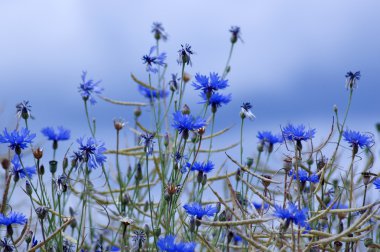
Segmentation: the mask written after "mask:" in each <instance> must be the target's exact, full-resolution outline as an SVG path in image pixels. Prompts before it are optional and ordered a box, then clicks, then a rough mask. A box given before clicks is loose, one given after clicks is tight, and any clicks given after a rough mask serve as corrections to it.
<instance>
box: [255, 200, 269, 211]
mask: <svg viewBox="0 0 380 252" xmlns="http://www.w3.org/2000/svg"><path fill="white" fill-rule="evenodd" d="M252 204H253V206H254V207H255V209H256V210H266V209H268V208H269V204H268V203H258V202H253V203H252Z"/></svg>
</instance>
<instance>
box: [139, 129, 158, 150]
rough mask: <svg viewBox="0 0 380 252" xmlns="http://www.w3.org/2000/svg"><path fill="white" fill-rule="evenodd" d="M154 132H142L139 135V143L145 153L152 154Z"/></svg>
mask: <svg viewBox="0 0 380 252" xmlns="http://www.w3.org/2000/svg"><path fill="white" fill-rule="evenodd" d="M155 135H156V134H154V133H153V134H152V133H149V132H147V133H143V134H141V135H140V137H139V139H140V144H142V145H143V146H144V151H145V153H146V154H147V155H152V154H153V145H154V141H153V139H154V137H155Z"/></svg>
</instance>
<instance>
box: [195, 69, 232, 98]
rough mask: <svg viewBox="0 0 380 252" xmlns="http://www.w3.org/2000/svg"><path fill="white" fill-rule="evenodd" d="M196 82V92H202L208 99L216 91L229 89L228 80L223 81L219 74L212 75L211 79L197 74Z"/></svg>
mask: <svg viewBox="0 0 380 252" xmlns="http://www.w3.org/2000/svg"><path fill="white" fill-rule="evenodd" d="M195 80H196V82H193V83H192V86H193V87H194V88H195V90H202V92H203V93H205V94H206V97H207V98H210V97H211V95H212V94H213V93H214V92H215V91H218V90H222V89H225V88H226V87H228V80H224V79H222V78H221V77H219V75H218V74H217V73H210V77H207V76H206V75H201V74H198V73H197V74H196V75H195Z"/></svg>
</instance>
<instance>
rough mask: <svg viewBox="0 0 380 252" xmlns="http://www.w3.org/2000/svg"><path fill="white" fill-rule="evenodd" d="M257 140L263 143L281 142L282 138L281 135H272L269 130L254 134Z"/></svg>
mask: <svg viewBox="0 0 380 252" xmlns="http://www.w3.org/2000/svg"><path fill="white" fill-rule="evenodd" d="M256 137H257V138H258V139H259V140H261V141H262V142H264V143H265V144H272V145H274V144H276V143H282V141H283V139H282V136H281V135H273V134H272V132H270V131H259V132H258V133H257V136H256Z"/></svg>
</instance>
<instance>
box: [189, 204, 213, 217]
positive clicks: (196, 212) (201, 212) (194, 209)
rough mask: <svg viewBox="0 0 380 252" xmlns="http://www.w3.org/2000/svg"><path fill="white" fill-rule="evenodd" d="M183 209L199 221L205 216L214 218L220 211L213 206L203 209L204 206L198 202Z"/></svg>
mask: <svg viewBox="0 0 380 252" xmlns="http://www.w3.org/2000/svg"><path fill="white" fill-rule="evenodd" d="M183 208H185V211H186V213H187V214H188V215H192V216H196V217H197V219H202V217H203V216H205V215H206V216H209V217H212V216H214V214H215V213H216V212H217V211H218V208H217V207H214V206H211V205H208V206H206V207H204V208H203V207H202V205H201V204H199V203H198V202H193V203H190V204H185V205H184V206H183Z"/></svg>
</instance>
